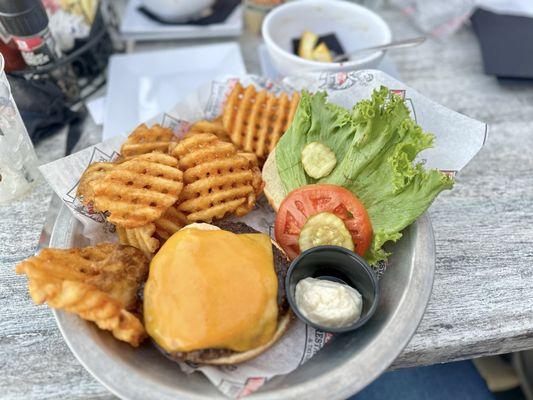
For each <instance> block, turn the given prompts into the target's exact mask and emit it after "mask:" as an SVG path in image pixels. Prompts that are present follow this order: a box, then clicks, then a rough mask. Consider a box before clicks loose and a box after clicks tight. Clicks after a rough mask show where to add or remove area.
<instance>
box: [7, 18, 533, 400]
mask: <svg viewBox="0 0 533 400" xmlns="http://www.w3.org/2000/svg"><path fill="white" fill-rule="evenodd" d="M384 15H385V18H386V19H387V20H388V21H389V22H390V24H391V26H392V28H393V31H394V32H395V33H396V36H397V37H410V36H414V35H415V34H417V33H416V31H415V30H414V29H413V28H412V27H411V26H410V24H409V23H408V21H406V20H405V18H404V17H403V16H401V15H400V14H398V13H397V12H395V11H386V12H384ZM241 44H242V47H243V53H244V57H245V60H246V64H247V66H248V70H249V71H250V72H255V73H257V72H259V65H258V61H257V44H258V39H253V38H244V39H241ZM393 58H394V60H395V62H396V64H397V67H398V70H399V71H400V74H401V76H402V79H403V80H404V81H405V82H406V83H408V84H409V85H411V86H413V87H415V88H417V89H418V90H419V91H420V92H422V93H424V94H426V95H427V96H429V97H430V98H432V99H434V100H435V101H437V102H440V103H442V104H444V105H446V106H448V107H450V108H452V109H454V110H457V111H459V112H462V113H464V114H466V115H469V116H471V117H474V118H477V119H480V120H483V121H486V122H488V123H490V125H491V131H490V136H489V141H488V143H487V146H486V147H485V148H484V149H483V150H482V151H481V153H480V154H479V155H478V157H476V159H475V160H474V161H473V162H472V163H471V164H470V165H469V166H467V167H466V168H465V169H464V171H463V172H462V173H461V175H460V176H459V177H458V183H457V185H456V187H455V189H454V190H453V191H451V192H448V193H445V194H443V195H442V196H441V197H440V198H439V199H438V200H437V202H436V203H435V204H434V205H433V207H432V209H431V217H432V220H433V224H434V228H435V236H436V245H437V271H436V277H435V284H434V289H433V294H432V298H431V301H430V304H429V306H428V309H427V312H426V315H425V317H424V319H423V321H422V323H421V325H420V327H419V329H418V331H417V333H416V334H415V336H414V338H413V340H412V341H411V343H410V344H409V345H408V346H407V348H406V349H405V351H404V352H403V354H402V355H401V356H400V358H399V359H398V360H397V361H396V363H395V367H403V366H411V365H420V364H429V363H435V362H444V361H448V360H455V359H461V358H468V357H475V356H479V355H484V354H494V353H501V352H508V351H514V350H520V349H524V348H531V347H533V313H532V312H531V310H532V309H533V296H531V290H532V288H533V269H532V268H531V266H532V265H533V212H532V211H533V174H532V172H533V157H532V154H531V149H532V148H533V134H532V133H531V132H532V128H531V121H532V119H533V91H532V90H531V88H532V87H531V86H529V87H527V86H519V85H516V86H503V85H500V84H498V83H497V81H496V80H495V79H493V78H492V77H488V76H485V75H484V74H483V71H482V64H481V58H480V54H479V49H478V45H477V42H476V40H475V37H474V35H473V33H472V32H471V31H470V30H469V29H468V28H467V29H464V30H462V31H461V32H459V33H458V34H456V35H454V36H452V37H451V38H449V39H448V40H447V41H445V42H441V43H439V42H435V41H429V42H427V43H425V44H424V45H423V46H422V47H420V48H417V49H412V50H409V51H405V52H397V53H394V54H393ZM98 132H99V131H98V130H97V129H95V128H94V127H91V126H89V130H88V132H87V134H86V135H85V136H84V138H83V143H81V144H80V147H85V146H86V145H89V144H91V143H94V142H95V141H96V140H97V139H98ZM64 143H65V136H64V134H60V135H56V136H55V137H52V138H50V139H48V140H46V141H45V142H44V143H42V144H40V145H39V147H38V152H39V155H40V156H41V157H42V158H43V160H52V159H55V158H58V157H60V156H61V155H62V152H63V151H64ZM50 194H51V192H50V189H49V188H47V187H46V186H45V185H43V186H41V187H39V188H38V189H37V190H35V191H34V192H33V193H32V194H31V195H30V196H29V197H27V198H26V199H25V200H24V201H22V202H19V203H16V204H14V205H12V206H9V207H5V206H4V207H0V393H2V395H1V397H2V398H6V399H58V398H60V399H110V398H113V396H112V395H111V394H109V392H107V390H106V389H105V388H103V387H102V386H101V385H100V384H99V383H98V382H97V381H95V380H94V379H93V378H92V377H91V376H90V375H89V373H87V372H86V371H85V370H84V369H83V367H82V366H81V365H80V364H79V363H78V362H77V361H76V359H75V358H74V357H73V356H72V354H71V353H70V351H69V350H68V348H67V346H66V344H65V343H64V341H63V340H62V338H61V335H60V333H59V331H58V329H57V327H56V325H55V321H54V319H53V317H52V314H51V312H50V311H49V310H48V309H47V308H46V307H45V306H42V307H35V306H34V305H33V304H32V303H31V302H30V300H29V299H28V295H27V288H26V282H25V279H24V278H22V277H18V276H16V275H14V273H13V269H14V266H15V264H16V263H17V262H18V261H20V260H21V259H23V258H25V257H27V256H29V255H31V254H32V252H33V251H34V248H35V246H36V244H37V239H38V236H39V234H40V231H41V228H42V224H43V222H44V218H45V214H46V210H47V207H48V201H49V198H50Z"/></svg>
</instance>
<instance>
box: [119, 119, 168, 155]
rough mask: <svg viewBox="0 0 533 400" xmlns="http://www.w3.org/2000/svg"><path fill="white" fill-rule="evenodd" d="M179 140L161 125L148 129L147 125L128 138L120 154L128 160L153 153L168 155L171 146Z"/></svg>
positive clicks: (143, 125)
mask: <svg viewBox="0 0 533 400" xmlns="http://www.w3.org/2000/svg"><path fill="white" fill-rule="evenodd" d="M177 140H178V138H177V137H176V135H174V132H173V131H172V129H170V128H163V127H162V126H161V125H159V124H155V125H153V126H152V127H151V128H148V127H147V126H146V124H141V125H139V126H138V127H137V128H135V130H134V131H133V132H132V133H131V134H130V135H129V136H128V139H127V140H126V141H125V142H124V144H123V145H122V147H121V149H120V154H121V155H122V157H123V158H124V159H126V160H127V159H129V158H131V157H134V156H139V155H141V154H147V153H151V152H153V151H160V152H162V153H166V152H167V151H168V146H169V144H170V143H172V142H175V141H177Z"/></svg>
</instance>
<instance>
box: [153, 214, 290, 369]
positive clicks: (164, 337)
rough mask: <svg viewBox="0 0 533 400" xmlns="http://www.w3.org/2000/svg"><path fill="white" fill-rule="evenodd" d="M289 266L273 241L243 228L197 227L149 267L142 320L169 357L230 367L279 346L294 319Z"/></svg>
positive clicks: (184, 231)
mask: <svg viewBox="0 0 533 400" xmlns="http://www.w3.org/2000/svg"><path fill="white" fill-rule="evenodd" d="M288 267H289V260H288V258H287V257H286V255H285V254H284V253H283V251H282V250H281V249H280V248H279V247H278V246H277V244H276V243H275V242H274V241H272V240H271V239H270V237H269V236H268V235H265V234H263V233H259V232H258V231H256V230H255V229H253V228H251V227H249V226H248V225H246V224H244V223H239V222H220V223H218V224H217V225H210V224H192V225H189V226H187V227H185V228H183V229H182V230H180V231H178V232H176V233H175V234H174V235H173V236H172V237H171V238H169V240H167V242H166V243H165V244H164V245H163V246H162V247H161V249H160V250H159V252H158V253H157V254H156V255H155V256H154V258H153V260H152V262H151V264H150V273H149V277H148V280H147V282H146V285H145V287H144V292H143V318H144V323H145V327H146V330H147V332H148V334H149V335H150V337H151V338H152V340H153V341H154V342H155V344H156V346H157V347H158V348H159V349H160V350H161V351H162V352H163V353H164V354H165V355H166V356H167V357H169V358H171V359H173V360H176V361H178V360H179V361H187V362H192V363H198V364H212V365H226V364H236V363H240V362H243V361H247V360H250V359H252V358H254V357H256V356H258V355H259V354H261V353H262V352H264V351H265V350H266V349H268V348H269V347H270V346H272V345H273V344H274V343H275V342H276V341H277V340H278V339H279V338H280V337H282V335H283V334H284V333H285V332H286V330H287V328H288V327H289V324H290V321H291V320H292V313H291V311H290V308H289V305H288V302H287V299H286V296H285V287H284V280H285V275H286V272H287V269H288Z"/></svg>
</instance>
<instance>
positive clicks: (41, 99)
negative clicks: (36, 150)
mask: <svg viewBox="0 0 533 400" xmlns="http://www.w3.org/2000/svg"><path fill="white" fill-rule="evenodd" d="M8 80H9V85H10V86H11V92H12V93H13V98H14V99H15V103H17V107H18V109H19V112H20V115H21V117H22V119H23V121H24V125H26V129H27V130H28V134H29V135H30V138H31V140H32V141H33V143H37V142H38V141H39V140H41V139H43V138H45V137H47V136H49V135H51V134H53V133H55V132H57V131H58V130H59V129H61V128H62V127H63V126H65V125H67V124H71V123H73V122H74V121H77V120H79V119H80V118H81V117H82V114H80V113H79V112H75V111H72V110H70V108H69V107H68V105H67V103H66V99H65V96H64V94H63V93H62V92H61V90H60V89H59V87H58V86H57V85H56V84H55V83H54V82H53V81H52V80H45V79H35V80H30V81H28V80H26V79H24V78H22V77H17V76H12V75H8ZM78 139H79V137H78ZM74 144H75V143H74Z"/></svg>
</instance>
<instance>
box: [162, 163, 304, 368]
mask: <svg viewBox="0 0 533 400" xmlns="http://www.w3.org/2000/svg"><path fill="white" fill-rule="evenodd" d="M276 174H277V170H276ZM182 229H200V230H207V231H210V230H220V228H219V227H218V226H215V225H211V224H206V223H194V224H190V225H187V226H185V227H184V228H182ZM270 240H271V241H272V244H273V245H274V246H276V248H277V249H279V250H280V252H281V253H282V254H283V256H284V257H285V258H287V260H288V257H287V255H286V254H285V252H284V251H283V249H282V248H281V247H280V246H279V245H278V244H277V243H276V242H275V241H274V240H272V239H270ZM293 319H294V317H293V313H292V311H291V309H290V307H287V308H286V310H284V311H283V314H281V315H279V317H278V324H277V328H276V332H275V333H274V335H273V336H272V339H270V341H269V342H268V343H266V344H264V345H262V346H260V347H256V348H255V349H251V350H248V351H244V352H232V353H230V354H224V355H223V354H221V355H220V356H219V357H215V358H213V357H206V358H205V359H202V358H201V356H200V357H198V356H197V357H195V360H194V362H196V363H199V364H209V365H230V364H238V363H242V362H245V361H248V360H251V359H252V358H255V357H257V356H258V355H259V354H261V353H263V352H264V351H266V350H267V349H268V348H269V347H271V346H272V345H273V344H274V343H276V342H277V341H278V340H279V339H280V338H281V337H282V336H283V334H284V333H285V332H286V331H287V329H288V328H289V326H290V323H291V321H292V320H293ZM166 354H167V356H169V357H170V358H172V359H175V360H187V355H186V354H184V353H181V354H171V353H166Z"/></svg>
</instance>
